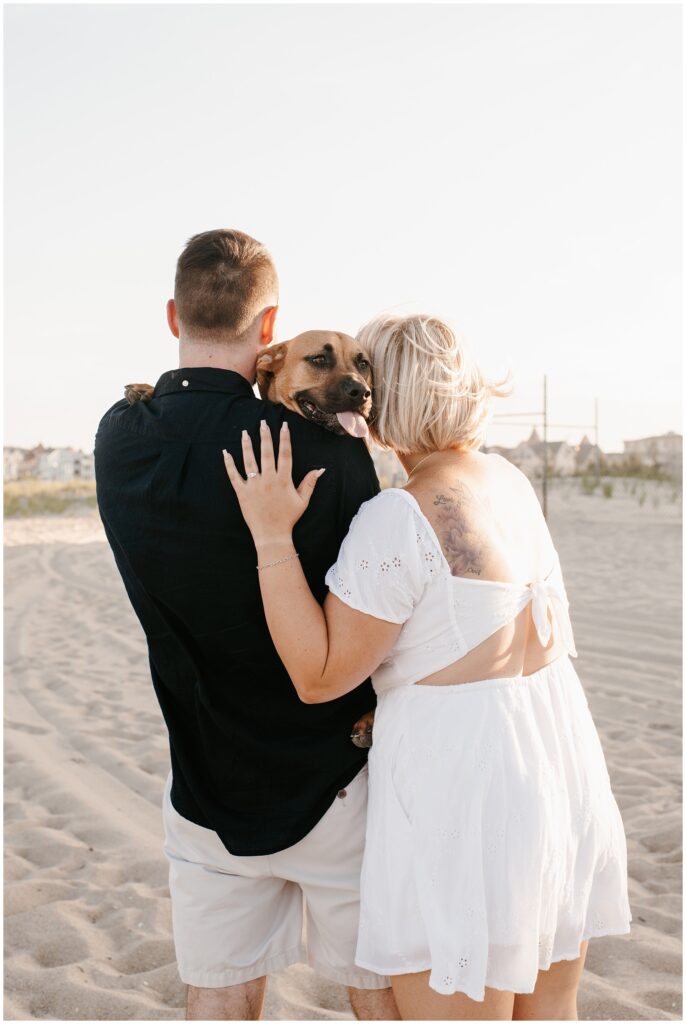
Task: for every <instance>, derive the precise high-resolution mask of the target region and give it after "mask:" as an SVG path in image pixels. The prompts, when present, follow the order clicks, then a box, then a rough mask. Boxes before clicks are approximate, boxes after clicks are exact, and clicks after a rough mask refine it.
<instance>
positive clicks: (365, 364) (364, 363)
mask: <svg viewBox="0 0 686 1024" xmlns="http://www.w3.org/2000/svg"><path fill="white" fill-rule="evenodd" d="M357 365H358V366H359V368H360V369H361V370H368V369H369V360H368V359H363V358H362V357H361V356H360V358H359V359H358V360H357Z"/></svg>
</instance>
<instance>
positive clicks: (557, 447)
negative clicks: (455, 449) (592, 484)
mask: <svg viewBox="0 0 686 1024" xmlns="http://www.w3.org/2000/svg"><path fill="white" fill-rule="evenodd" d="M488 451H491V452H493V451H497V452H498V453H499V454H500V455H503V456H504V457H505V458H506V459H509V461H510V462H512V463H514V465H515V466H517V467H518V468H519V469H521V471H522V473H524V474H525V476H528V477H529V479H535V478H536V477H541V476H543V467H544V465H545V462H546V456H547V462H548V473H550V474H551V475H554V476H573V475H574V473H575V472H576V451H575V449H574V448H573V447H572V445H570V444H568V443H567V441H548V442H547V443H546V442H544V441H542V440H541V438H540V436H539V434H538V431H537V430H536V429H535V428H534V429H533V430H532V432H531V434H530V436H529V437H528V438H527V439H526V440H525V441H520V442H519V444H518V445H515V447H514V448H500V447H499V448H489V449H488Z"/></svg>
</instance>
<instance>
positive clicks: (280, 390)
mask: <svg viewBox="0 0 686 1024" xmlns="http://www.w3.org/2000/svg"><path fill="white" fill-rule="evenodd" d="M256 378H257V387H258V389H259V392H260V397H261V398H262V399H265V400H269V401H270V402H276V403H278V404H280V405H285V406H286V408H287V409H291V410H292V411H293V412H296V413H298V414H299V415H300V416H303V417H304V418H305V419H306V420H311V421H312V423H316V424H318V425H319V426H320V427H323V428H324V429H325V430H331V431H333V433H335V434H350V435H351V436H352V437H360V438H363V439H364V441H365V442H366V443H367V444H369V426H368V421H369V417H370V415H371V411H372V367H371V362H370V360H369V356H368V354H367V353H366V352H365V351H364V350H363V349H362V348H361V347H360V345H359V344H358V343H357V342H356V341H355V339H354V338H351V337H350V335H348V334H340V333H339V332H337V331H305V333H304V334H298V335H297V336H296V337H295V338H292V339H291V340H290V341H282V342H278V343H277V344H275V345H270V346H269V347H268V348H266V349H265V350H264V351H263V352H262V353H260V355H259V357H258V359H257V367H256ZM154 393H155V389H154V387H153V386H152V385H151V384H127V385H126V386H125V388H124V396H125V398H126V400H127V401H128V402H129V404H130V405H133V404H134V403H135V402H149V401H150V399H151V398H152V397H153V395H154ZM373 726H374V712H373V711H368V712H367V713H366V714H365V715H363V716H362V718H360V719H359V721H357V722H356V723H355V725H354V726H353V729H352V733H351V735H350V739H351V740H352V742H353V743H354V744H355V746H356V747H362V748H367V747H371V745H372V731H373Z"/></svg>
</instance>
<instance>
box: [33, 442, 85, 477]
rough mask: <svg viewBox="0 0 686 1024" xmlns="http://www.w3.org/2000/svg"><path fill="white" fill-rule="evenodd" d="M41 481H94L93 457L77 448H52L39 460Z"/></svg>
mask: <svg viewBox="0 0 686 1024" xmlns="http://www.w3.org/2000/svg"><path fill="white" fill-rule="evenodd" d="M36 476H38V477H39V479H41V480H58V481H67V480H94V479H95V472H94V466H93V456H92V455H91V454H89V453H87V452H82V451H80V450H79V449H77V448H52V449H50V450H49V451H45V452H43V454H42V455H41V456H40V458H39V460H38V471H37V473H36Z"/></svg>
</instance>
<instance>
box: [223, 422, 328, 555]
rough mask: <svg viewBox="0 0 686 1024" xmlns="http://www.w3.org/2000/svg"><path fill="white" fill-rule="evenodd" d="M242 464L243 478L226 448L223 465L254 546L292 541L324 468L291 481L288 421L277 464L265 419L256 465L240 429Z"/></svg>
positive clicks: (250, 447)
mask: <svg viewBox="0 0 686 1024" xmlns="http://www.w3.org/2000/svg"><path fill="white" fill-rule="evenodd" d="M241 443H242V446H243V463H244V465H245V471H246V473H247V477H248V478H247V480H246V479H244V478H243V477H242V476H241V474H240V473H239V472H238V469H237V468H236V463H235V462H234V461H233V457H232V456H231V455H230V454H229V453H228V452H227V451H226V450H225V451H224V465H225V466H226V472H227V473H228V476H229V480H230V481H231V484H232V486H233V489H234V491H235V492H236V497H237V498H238V503H239V505H240V507H241V512H242V513H243V516H244V518H245V521H246V523H247V524H248V527H249V528H250V532H251V533H252V536H253V540H254V542H255V547H256V548H258V550H259V549H260V548H265V547H266V546H269V547H270V548H273V547H274V545H276V544H280V543H286V544H290V543H291V534H292V531H293V527H294V526H295V524H296V523H297V521H298V520H299V519H300V517H301V515H302V514H303V512H304V511H305V509H306V508H307V506H308V505H309V503H310V498H311V497H312V492H313V491H314V488H315V484H316V483H317V480H318V479H319V477H320V476H321V475H322V473H323V472H324V470H323V469H312V470H310V472H309V473H307V474H306V476H305V477H304V478H303V480H302V481H301V483H300V486H299V487H297V488H296V487H295V486H294V484H293V478H292V476H291V472H292V469H293V454H292V451H291V435H290V431H289V429H288V424H287V423H283V425H282V427H281V434H280V437H279V462H278V467H277V465H276V460H275V457H274V442H273V441H272V434H271V430H270V429H269V427H268V426H267V424H266V423H265V421H264V420H262V422H261V423H260V461H261V466H262V471H261V472H260V471H259V470H258V468H257V461H256V459H255V452H254V450H253V446H252V441H251V439H250V436H249V434H248V432H247V430H244V431H243V437H242V442H241Z"/></svg>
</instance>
